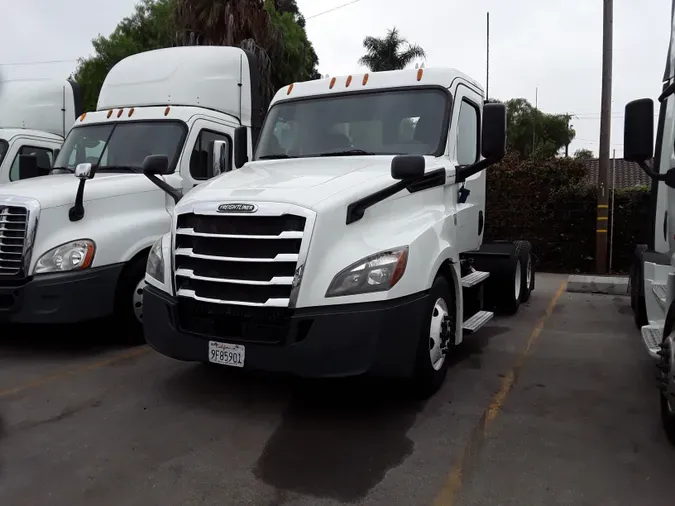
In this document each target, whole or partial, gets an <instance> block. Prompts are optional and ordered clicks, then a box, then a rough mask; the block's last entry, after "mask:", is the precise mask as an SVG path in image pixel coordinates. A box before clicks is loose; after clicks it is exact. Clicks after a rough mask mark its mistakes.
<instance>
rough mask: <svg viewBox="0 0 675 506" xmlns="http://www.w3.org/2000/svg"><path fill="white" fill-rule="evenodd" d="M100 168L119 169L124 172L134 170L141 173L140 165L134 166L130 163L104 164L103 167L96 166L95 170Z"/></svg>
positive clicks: (112, 170)
mask: <svg viewBox="0 0 675 506" xmlns="http://www.w3.org/2000/svg"><path fill="white" fill-rule="evenodd" d="M101 170H108V171H111V172H114V171H118V170H120V171H125V172H135V173H137V174H142V173H143V169H141V168H140V167H134V166H132V165H106V166H105V167H98V168H97V169H96V172H98V171H101Z"/></svg>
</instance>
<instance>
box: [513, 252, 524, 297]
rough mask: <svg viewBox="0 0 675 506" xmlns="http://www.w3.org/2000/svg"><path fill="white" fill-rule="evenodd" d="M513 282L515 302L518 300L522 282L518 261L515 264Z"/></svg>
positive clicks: (521, 272)
mask: <svg viewBox="0 0 675 506" xmlns="http://www.w3.org/2000/svg"><path fill="white" fill-rule="evenodd" d="M514 281H515V283H514V285H515V287H516V293H515V295H516V300H520V288H521V285H522V281H523V271H522V269H521V267H520V260H518V262H517V263H516V279H515V280H514Z"/></svg>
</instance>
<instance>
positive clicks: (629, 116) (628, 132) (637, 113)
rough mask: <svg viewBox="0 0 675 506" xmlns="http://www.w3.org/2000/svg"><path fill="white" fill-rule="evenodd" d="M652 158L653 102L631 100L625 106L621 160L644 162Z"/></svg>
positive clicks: (642, 99)
mask: <svg viewBox="0 0 675 506" xmlns="http://www.w3.org/2000/svg"><path fill="white" fill-rule="evenodd" d="M653 156H654V101H653V100H652V99H651V98H641V99H639V100H633V101H632V102H629V103H628V104H627V105H626V116H625V119H624V130H623V158H624V159H625V160H628V161H629V162H644V161H645V160H649V159H650V158H652V157H653Z"/></svg>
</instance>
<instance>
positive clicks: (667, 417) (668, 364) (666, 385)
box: [657, 307, 675, 445]
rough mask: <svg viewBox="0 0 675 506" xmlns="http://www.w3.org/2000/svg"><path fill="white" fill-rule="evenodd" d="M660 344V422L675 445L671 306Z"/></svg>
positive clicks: (674, 335)
mask: <svg viewBox="0 0 675 506" xmlns="http://www.w3.org/2000/svg"><path fill="white" fill-rule="evenodd" d="M663 331H664V332H663V335H664V338H663V342H662V344H661V353H662V355H661V359H660V360H659V364H658V367H657V377H659V378H660V381H659V383H660V384H659V387H660V389H661V390H660V391H659V397H660V404H661V423H662V424H663V429H664V431H665V432H666V436H668V439H669V440H670V442H671V443H672V444H673V445H675V370H674V369H675V311H673V308H672V307H671V308H670V310H669V311H668V315H667V317H666V324H665V325H664V329H663Z"/></svg>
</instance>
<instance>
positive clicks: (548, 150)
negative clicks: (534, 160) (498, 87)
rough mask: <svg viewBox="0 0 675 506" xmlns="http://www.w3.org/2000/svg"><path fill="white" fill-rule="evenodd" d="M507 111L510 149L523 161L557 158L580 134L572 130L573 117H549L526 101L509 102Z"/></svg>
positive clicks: (565, 115) (554, 115) (563, 115)
mask: <svg viewBox="0 0 675 506" xmlns="http://www.w3.org/2000/svg"><path fill="white" fill-rule="evenodd" d="M493 101H494V100H493ZM506 109H507V119H506V121H507V148H508V149H509V150H510V151H515V152H517V153H519V154H520V156H521V157H523V158H524V157H528V156H531V155H535V156H538V157H544V158H550V157H553V156H555V155H556V154H557V153H558V152H559V151H560V150H561V149H562V148H563V147H565V146H567V145H568V144H569V143H571V142H572V140H573V139H574V136H575V135H576V132H575V131H574V129H572V128H570V127H569V119H570V116H569V115H567V114H547V113H545V112H542V111H541V110H539V109H537V108H535V107H533V106H532V104H530V103H529V102H528V101H527V100H526V99H524V98H514V99H511V100H508V101H507V102H506Z"/></svg>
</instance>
